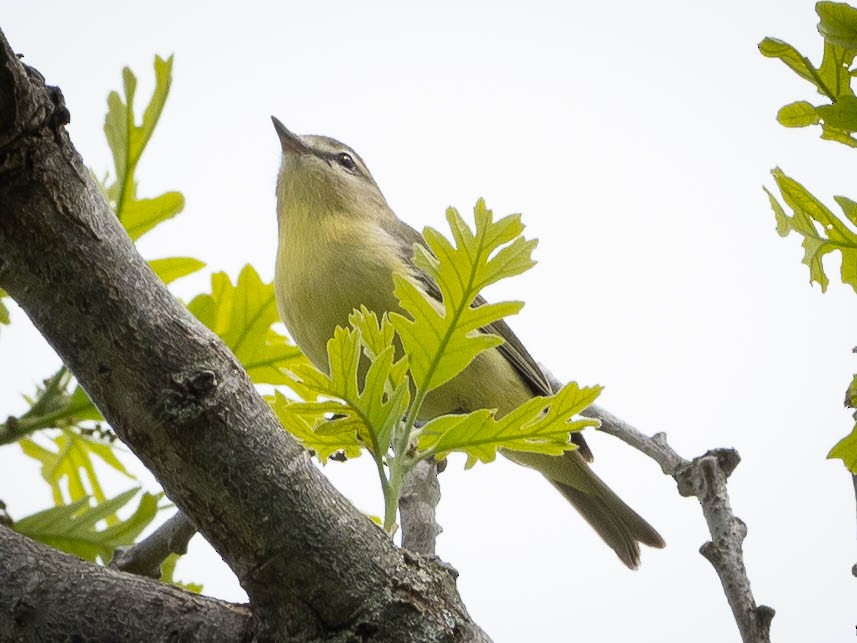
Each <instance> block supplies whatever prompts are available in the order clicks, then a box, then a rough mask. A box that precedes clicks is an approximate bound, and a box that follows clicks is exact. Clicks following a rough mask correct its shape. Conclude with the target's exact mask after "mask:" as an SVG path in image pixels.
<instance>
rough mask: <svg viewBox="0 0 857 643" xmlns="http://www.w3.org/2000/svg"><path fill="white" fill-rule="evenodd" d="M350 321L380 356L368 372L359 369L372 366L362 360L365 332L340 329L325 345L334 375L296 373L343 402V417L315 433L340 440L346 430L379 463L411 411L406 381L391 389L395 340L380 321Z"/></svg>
mask: <svg viewBox="0 0 857 643" xmlns="http://www.w3.org/2000/svg"><path fill="white" fill-rule="evenodd" d="M369 315H371V313H370V314H369ZM352 321H353V323H354V324H355V325H356V326H357V328H363V329H365V330H367V331H368V337H367V340H368V341H369V342H370V343H371V344H373V349H377V350H380V352H379V353H378V354H377V355H376V357H375V359H374V360H372V361H371V363H370V364H368V368H361V366H365V365H366V364H367V363H368V362H369V360H368V358H367V357H364V353H363V348H364V344H363V340H362V339H361V331H360V330H358V329H357V328H354V329H345V328H341V327H337V328H336V330H335V331H334V335H333V337H332V338H331V339H330V340H329V341H328V343H327V355H328V362H329V370H330V375H329V376H328V375H326V374H324V373H321V372H320V371H318V370H317V369H315V367H312V366H305V367H302V368H300V369H298V370H297V373H298V375H300V376H301V377H302V378H303V379H304V382H305V384H307V385H308V386H312V387H313V389H314V390H315V392H317V393H319V394H321V395H324V396H330V397H336V398H338V399H340V400H342V401H343V402H345V405H344V406H343V407H342V408H341V409H339V411H338V414H339V415H341V416H342V417H340V418H335V419H331V420H327V421H326V422H324V423H322V424H320V425H316V426H315V427H313V428H314V430H315V431H316V432H317V433H320V434H327V433H329V432H330V431H331V430H332V431H334V432H335V433H337V434H339V433H341V432H343V431H346V430H347V431H349V432H354V433H356V435H357V437H358V438H359V439H360V441H361V442H362V443H363V444H365V445H366V446H367V447H368V448H369V449H370V450H371V451H372V453H373V454H375V455H376V457H380V456H383V455H384V454H386V453H387V451H388V449H389V448H390V440H391V436H392V433H393V429H394V427H395V426H396V424H397V423H398V422H399V421H400V420H401V418H402V417H403V416H404V414H405V411H406V410H407V408H408V402H409V401H410V393H409V391H408V381H407V380H406V379H403V380H402V381H399V382H398V383H396V384H395V386H393V378H391V376H390V374H391V371H392V370H393V359H394V353H395V349H394V346H393V344H392V342H393V334H392V333H389V332H386V331H385V330H382V329H381V328H380V327H379V326H377V317H375V316H371V317H369V318H368V319H367V318H366V317H365V316H364V313H363V312H358V311H355V312H354V313H353V314H352ZM373 326H375V328H374V329H372V327H373ZM370 329H371V330H370ZM382 342H385V343H386V345H384V344H383V343H382ZM364 360H365V361H364ZM361 362H362V364H361ZM286 428H288V427H286Z"/></svg>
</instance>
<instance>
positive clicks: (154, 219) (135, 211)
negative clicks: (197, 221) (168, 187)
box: [117, 192, 184, 241]
mask: <svg viewBox="0 0 857 643" xmlns="http://www.w3.org/2000/svg"><path fill="white" fill-rule="evenodd" d="M183 209H184V196H183V195H182V194H181V192H165V193H164V194H162V195H160V196H157V197H155V198H152V199H136V198H134V199H131V198H128V199H126V201H125V204H124V207H123V208H122V212H121V213H117V214H118V215H119V222H120V223H121V224H122V227H124V228H125V231H126V232H127V233H128V236H129V237H131V239H132V240H134V241H136V240H137V239H139V238H140V237H142V236H143V235H144V234H146V233H147V232H148V231H149V230H151V229H152V228H154V227H155V226H156V225H158V224H159V223H161V222H163V221H166V220H167V219H172V218H173V217H174V216H176V215H177V214H178V213H179V212H181V211H182V210H183Z"/></svg>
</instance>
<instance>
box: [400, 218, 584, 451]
mask: <svg viewBox="0 0 857 643" xmlns="http://www.w3.org/2000/svg"><path fill="white" fill-rule="evenodd" d="M387 232H389V233H390V234H391V235H393V236H394V237H395V238H396V239H398V240H400V241H401V244H400V252H401V257H402V259H403V260H404V261H405V262H407V264H408V265H409V266H410V267H411V270H412V271H413V275H414V277H415V278H416V279H417V280H418V281H419V282H420V283H421V284H422V285H423V287H424V288H425V290H426V292H427V293H428V294H429V295H430V296H431V297H433V298H434V299H436V300H437V301H442V297H441V292H440V288H438V286H437V284H436V283H435V282H434V279H432V278H431V277H430V276H429V275H428V274H426V273H425V272H424V271H423V270H420V269H419V268H418V267H417V266H415V265H414V259H413V257H414V248H413V247H414V244H415V243H416V244H419V245H421V246H423V247H424V248H426V250H429V248H428V246H427V245H426V242H425V239H423V236H422V235H421V234H420V233H419V232H417V231H416V230H414V229H413V228H412V227H411V226H409V225H408V224H407V223H405V222H404V221H401V220H400V219H396V227H395V228H388V229H387ZM485 303H487V302H486V301H485V299H484V298H483V297H482V295H477V296H476V298H475V299H474V300H473V305H474V306H481V305H482V304H485ZM482 330H483V331H485V332H486V333H491V334H492V335H497V336H498V337H500V338H501V339H502V340H503V343H502V344H500V346H498V347H497V349H498V350H499V351H500V353H501V354H502V355H503V356H504V357H505V358H506V359H507V360H508V361H509V363H510V364H512V366H514V367H515V370H517V371H518V373H519V374H520V376H521V377H522V378H523V380H524V381H525V382H526V383H527V385H528V386H529V387H530V389H531V390H532V392H533V395H551V394H552V393H554V391H553V389H552V388H551V385H550V383H549V382H548V379H547V377H545V374H544V372H542V369H541V368H540V367H539V365H538V364H537V363H536V360H534V359H533V356H532V355H530V353H529V351H527V349H526V348H525V347H524V345H523V343H521V340H520V339H518V337H517V335H515V333H513V332H512V329H511V328H509V325H508V324H507V323H506V322H505V321H503V320H502V319H500V320H498V321H496V322H493V323H491V324H488V325H487V326H485V327H484V328H483V329H482ZM571 440H572V442H574V443H575V444H576V445H577V446H578V452H579V453H580V455H582V456H583V458H584V459H585V460H586V461H587V462H591V461H592V451H591V450H590V449H589V446H588V445H587V444H586V441H585V440H584V439H583V436H582V435H580V433H579V432H576V431H575V432H574V433H572V434H571Z"/></svg>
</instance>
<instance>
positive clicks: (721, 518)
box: [583, 405, 774, 643]
mask: <svg viewBox="0 0 857 643" xmlns="http://www.w3.org/2000/svg"><path fill="white" fill-rule="evenodd" d="M583 414H584V415H587V416H589V417H593V418H596V419H598V420H601V427H600V430H601V431H603V432H604V433H609V434H610V435H613V436H615V437H617V438H619V439H620V440H622V441H623V442H625V443H626V444H629V445H631V446H632V447H634V448H635V449H637V450H638V451H641V452H643V453H645V454H646V455H648V456H649V457H650V458H652V459H653V460H654V461H655V462H657V463H658V464H659V465H660V466H661V469H662V470H663V472H664V473H665V474H667V475H670V476H672V477H673V478H674V479H675V481H676V482H677V483H678V491H679V493H680V494H681V495H682V496H686V497H688V496H695V497H696V498H697V499H698V500H699V504H700V505H701V506H702V513H703V515H704V516H705V521H706V522H707V523H708V531H709V532H710V533H711V538H712V539H711V541H709V542H707V543H705V544H703V545H702V547H700V549H699V552H700V553H701V554H702V555H703V556H704V557H705V559H706V560H708V562H710V563H711V565H712V566H713V567H714V571H715V572H717V576H718V577H719V578H720V583H721V585H722V586H723V591H724V593H725V594H726V600H727V601H728V603H729V607H730V608H731V609H732V615H733V616H734V618H735V622H736V623H737V625H738V631H739V632H740V634H741V640H742V641H744V643H770V640H771V620H772V619H773V618H774V610H773V608H771V607H768V606H767V605H758V606H757V605H756V599H755V598H754V597H753V592H752V591H751V589H750V579H749V578H748V576H747V569H746V568H745V566H744V548H743V543H744V538H745V537H746V536H747V525H745V524H744V522H743V521H742V520H741V519H740V518H737V517H736V516H735V514H734V513H733V512H732V507H731V505H730V504H729V493H728V491H727V487H726V481H727V478H728V477H729V475H730V474H731V473H732V471H734V470H735V467H737V466H738V463H739V462H740V461H741V458H740V457H739V456H738V452H737V451H735V450H734V449H716V450H714V451H709V452H707V453H705V454H704V455H702V456H700V457H698V458H694V459H693V460H692V461H688V460H685V459H684V458H682V457H681V456H679V455H678V454H677V453H676V452H675V451H674V450H673V449H672V448H671V447H670V446H669V444H667V441H666V435H665V434H663V433H658V434H656V435H654V436H652V437H649V436H647V435H645V434H643V433H641V432H640V431H638V430H637V429H635V428H634V427H633V426H631V425H630V424H628V423H627V422H623V421H622V420H620V419H619V418H617V417H616V416H614V415H612V414H611V413H608V412H607V411H605V410H604V409H602V408H599V407H598V406H595V405H593V406H591V407H589V408H588V409H586V411H584V413H583Z"/></svg>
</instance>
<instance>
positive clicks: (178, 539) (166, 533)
mask: <svg viewBox="0 0 857 643" xmlns="http://www.w3.org/2000/svg"><path fill="white" fill-rule="evenodd" d="M194 535H196V527H195V526H194V525H193V523H192V522H191V521H190V520H188V517H187V516H185V515H184V514H183V513H182V512H181V511H177V512H176V513H174V514H173V515H172V516H170V518H169V519H168V520H167V521H166V522H164V524H162V525H161V526H160V527H158V528H157V529H156V530H155V531H153V532H152V533H151V534H149V535H148V536H146V537H145V538H144V539H143V540H141V541H140V542H138V543H135V544H134V545H133V546H132V547H117V548H116V552H115V553H114V555H113V560H111V561H110V567H111V568H113V569H118V570H120V571H123V572H128V573H130V574H139V575H141V576H148V577H149V578H155V579H157V578H160V577H161V564H162V563H163V562H164V561H165V560H166V559H167V558H168V557H169V556H170V554H179V555H180V556H183V555H184V554H186V553H187V545H188V543H189V542H190V539H191V538H193V537H194Z"/></svg>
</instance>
